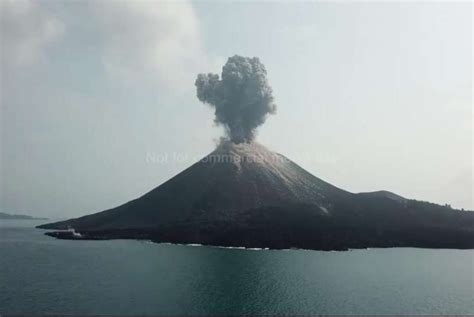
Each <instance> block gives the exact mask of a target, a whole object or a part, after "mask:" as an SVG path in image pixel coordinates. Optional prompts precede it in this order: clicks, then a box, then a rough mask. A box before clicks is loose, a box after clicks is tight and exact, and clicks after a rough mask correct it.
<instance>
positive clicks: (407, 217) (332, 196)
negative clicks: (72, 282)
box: [38, 141, 474, 250]
mask: <svg viewBox="0 0 474 317" xmlns="http://www.w3.org/2000/svg"><path fill="white" fill-rule="evenodd" d="M413 177H415V176H413ZM38 228H43V229H60V230H65V229H74V230H69V231H56V232H47V233H46V234H47V235H50V236H53V237H57V238H63V239H118V238H120V239H122V238H123V239H147V240H152V241H155V242H172V243H193V244H204V245H216V246H239V247H240V246H243V247H252V248H273V249H288V248H302V249H316V250H347V249H353V248H368V247H425V248H458V249H468V248H474V212H472V211H464V210H456V209H452V208H451V207H450V206H448V205H445V206H442V205H437V204H433V203H428V202H422V201H417V200H412V199H406V198H404V197H402V196H399V195H396V194H394V193H391V192H388V191H377V192H370V193H358V194H357V193H351V192H348V191H345V190H342V189H340V188H337V187H335V186H333V185H331V184H329V183H327V182H325V181H323V180H321V179H319V178H317V177H315V176H313V175H312V174H310V173H309V172H307V171H306V170H304V169H303V168H301V167H300V166H298V165H297V164H295V163H294V162H292V161H290V160H289V159H287V158H286V157H284V156H283V155H280V154H277V153H274V152H271V151H269V150H268V149H266V148H265V147H264V146H262V145H260V144H257V143H255V142H252V143H240V144H235V143H233V142H230V141H228V142H223V143H221V145H220V146H218V147H217V149H216V150H215V151H214V152H212V153H211V154H209V155H208V156H206V157H204V158H203V159H202V160H200V161H199V162H197V163H195V164H194V165H192V166H191V167H190V168H188V169H186V170H184V171H183V172H181V173H180V174H178V175H176V176H175V177H173V178H172V179H170V180H168V181H167V182H165V183H164V184H162V185H161V186H158V187H157V188H155V189H154V190H152V191H150V192H149V193H147V194H145V195H143V196H142V197H140V198H138V199H135V200H132V201H130V202H128V203H126V204H124V205H121V206H119V207H116V208H113V209H109V210H106V211H103V212H99V213H96V214H92V215H88V216H84V217H80V218H76V219H70V220H66V221H60V222H55V223H50V224H45V225H41V226H38Z"/></svg>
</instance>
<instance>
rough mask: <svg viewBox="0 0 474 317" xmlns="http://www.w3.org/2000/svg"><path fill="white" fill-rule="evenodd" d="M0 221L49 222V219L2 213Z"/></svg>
mask: <svg viewBox="0 0 474 317" xmlns="http://www.w3.org/2000/svg"><path fill="white" fill-rule="evenodd" d="M0 219H2V220H10V219H11V220H15V219H17V220H48V218H37V217H32V216H27V215H13V214H7V213H4V212H0Z"/></svg>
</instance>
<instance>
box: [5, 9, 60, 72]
mask: <svg viewBox="0 0 474 317" xmlns="http://www.w3.org/2000/svg"><path fill="white" fill-rule="evenodd" d="M0 11H1V24H0V25H1V27H0V36H1V39H0V41H1V47H2V48H1V54H2V56H1V59H2V67H5V66H28V65H30V64H33V63H35V62H37V61H38V60H39V59H40V58H41V57H42V56H43V53H44V50H45V48H46V47H47V45H48V44H50V43H51V42H53V41H54V40H56V39H58V38H59V37H61V36H62V35H63V33H64V24H63V23H62V22H61V21H59V20H58V19H57V18H56V17H54V16H53V15H51V14H50V13H48V12H47V11H46V10H44V9H43V8H42V7H41V5H40V2H38V1H31V0H16V1H12V0H2V1H1V2H0Z"/></svg>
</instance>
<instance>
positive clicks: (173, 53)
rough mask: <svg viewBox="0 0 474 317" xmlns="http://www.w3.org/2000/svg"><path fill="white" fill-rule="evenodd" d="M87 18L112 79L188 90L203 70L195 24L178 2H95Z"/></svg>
mask: <svg viewBox="0 0 474 317" xmlns="http://www.w3.org/2000/svg"><path fill="white" fill-rule="evenodd" d="M91 10H92V14H93V15H94V16H95V17H96V18H97V20H98V27H99V29H100V32H101V35H102V37H103V57H102V58H103V62H104V66H105V68H106V70H107V73H108V74H109V75H110V76H111V77H113V78H114V79H120V80H122V81H125V82H128V83H140V82H142V83H143V81H144V80H146V79H150V80H153V81H155V80H159V83H161V84H171V85H172V86H174V87H176V86H179V84H180V83H182V82H186V83H187V84H188V85H189V86H192V83H193V82H194V76H195V74H196V73H197V72H199V71H201V70H205V69H206V67H209V63H210V61H209V58H208V57H207V54H206V53H205V50H204V48H203V45H202V43H203V41H202V38H201V32H200V29H199V20H198V18H197V16H196V13H195V11H194V8H193V7H192V4H191V3H189V2H184V1H179V2H178V1H175V2H171V1H170V2H167V1H95V2H91Z"/></svg>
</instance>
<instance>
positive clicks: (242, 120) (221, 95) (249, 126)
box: [195, 55, 276, 143]
mask: <svg viewBox="0 0 474 317" xmlns="http://www.w3.org/2000/svg"><path fill="white" fill-rule="evenodd" d="M195 85H196V88H197V97H198V99H199V100H200V101H202V102H204V103H207V104H209V105H211V106H213V107H214V108H215V115H216V118H215V119H214V121H215V122H216V123H217V124H221V125H223V126H224V127H225V130H226V132H227V134H228V136H229V138H230V140H231V141H232V142H234V143H243V142H247V143H250V142H251V141H252V140H253V139H254V137H255V130H256V128H257V127H258V126H260V125H261V124H263V123H264V122H265V119H266V117H267V114H273V113H275V111H276V105H275V103H274V102H273V95H272V88H271V87H270V85H269V84H268V81H267V71H266V70H265V66H263V64H262V63H261V62H260V60H259V59H258V58H257V57H253V58H249V57H242V56H238V55H235V56H233V57H229V59H228V60H227V63H226V64H225V65H224V67H223V68H222V75H221V78H219V75H217V74H212V73H209V74H199V75H198V77H197V79H196V82H195Z"/></svg>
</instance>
